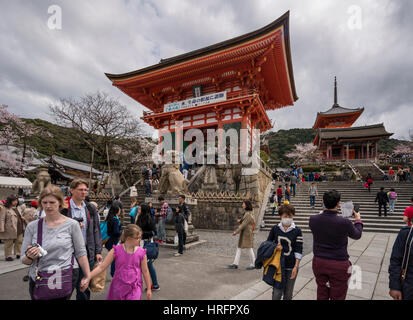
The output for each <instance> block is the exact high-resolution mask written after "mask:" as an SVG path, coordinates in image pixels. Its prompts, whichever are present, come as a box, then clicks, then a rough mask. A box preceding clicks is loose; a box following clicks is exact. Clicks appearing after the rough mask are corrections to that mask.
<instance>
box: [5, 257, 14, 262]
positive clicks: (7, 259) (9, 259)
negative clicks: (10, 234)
mask: <svg viewBox="0 0 413 320" xmlns="http://www.w3.org/2000/svg"><path fill="white" fill-rule="evenodd" d="M13 260H14V259H13V258H12V257H7V258H6V261H13Z"/></svg>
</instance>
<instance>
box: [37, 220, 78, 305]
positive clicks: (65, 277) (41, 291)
mask: <svg viewBox="0 0 413 320" xmlns="http://www.w3.org/2000/svg"><path fill="white" fill-rule="evenodd" d="M43 220H44V219H40V220H39V221H38V224H37V243H38V244H39V245H40V246H42V238H43ZM40 259H41V258H37V262H36V278H35V285H34V289H33V298H34V300H51V299H59V298H64V297H68V296H70V295H71V294H72V291H73V288H72V272H73V264H74V255H72V264H71V266H70V267H69V268H67V269H64V270H60V269H57V270H53V271H51V272H48V271H39V260H40Z"/></svg>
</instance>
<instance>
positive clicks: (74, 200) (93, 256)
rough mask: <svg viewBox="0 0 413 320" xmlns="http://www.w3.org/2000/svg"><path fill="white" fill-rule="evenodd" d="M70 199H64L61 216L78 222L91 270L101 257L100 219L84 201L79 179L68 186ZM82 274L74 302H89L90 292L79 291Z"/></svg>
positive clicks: (81, 183) (94, 210)
mask: <svg viewBox="0 0 413 320" xmlns="http://www.w3.org/2000/svg"><path fill="white" fill-rule="evenodd" d="M70 193H71V194H72V197H71V198H68V199H66V201H67V202H68V208H67V209H63V210H62V212H61V213H62V214H64V215H65V216H67V217H69V218H72V219H74V220H76V221H78V222H79V224H80V229H81V231H82V235H83V240H84V241H85V244H86V251H87V256H88V260H89V266H90V269H91V270H92V269H93V266H94V264H95V261H96V262H98V263H100V262H102V260H103V257H102V236H101V233H100V219H99V215H98V213H97V211H96V208H95V207H94V206H93V205H91V204H90V203H89V202H87V201H85V198H86V196H87V193H88V187H87V183H86V182H85V181H83V180H81V179H75V180H73V181H72V183H71V184H70ZM82 278H83V273H82V271H81V270H80V275H79V281H78V283H77V285H76V300H90V290H89V289H86V290H85V291H84V292H81V291H80V280H81V279H82Z"/></svg>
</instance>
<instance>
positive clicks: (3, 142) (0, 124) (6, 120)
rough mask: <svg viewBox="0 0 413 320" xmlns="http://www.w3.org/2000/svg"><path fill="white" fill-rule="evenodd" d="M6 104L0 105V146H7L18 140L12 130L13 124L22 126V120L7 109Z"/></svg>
mask: <svg viewBox="0 0 413 320" xmlns="http://www.w3.org/2000/svg"><path fill="white" fill-rule="evenodd" d="M7 108H8V106H7V105H4V104H3V105H0V146H9V145H12V144H14V143H15V142H16V141H17V140H18V138H19V137H18V136H17V134H16V132H15V130H13V127H15V126H22V125H23V122H22V121H21V120H20V118H19V117H18V116H16V115H15V114H13V113H10V112H9V111H8V110H7Z"/></svg>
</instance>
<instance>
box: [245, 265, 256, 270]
mask: <svg viewBox="0 0 413 320" xmlns="http://www.w3.org/2000/svg"><path fill="white" fill-rule="evenodd" d="M245 269H247V270H254V269H255V267H253V266H249V267H246V268H245Z"/></svg>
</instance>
